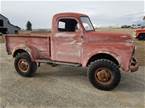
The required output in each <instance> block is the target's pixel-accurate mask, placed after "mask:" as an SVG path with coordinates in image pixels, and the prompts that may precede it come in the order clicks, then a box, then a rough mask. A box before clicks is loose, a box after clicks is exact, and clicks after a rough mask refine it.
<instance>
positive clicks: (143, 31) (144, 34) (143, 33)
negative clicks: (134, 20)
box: [135, 28, 145, 40]
mask: <svg viewBox="0 0 145 108" xmlns="http://www.w3.org/2000/svg"><path fill="white" fill-rule="evenodd" d="M135 32H136V39H138V40H145V28H140V29H137V30H135Z"/></svg>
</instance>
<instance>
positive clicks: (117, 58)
mask: <svg viewBox="0 0 145 108" xmlns="http://www.w3.org/2000/svg"><path fill="white" fill-rule="evenodd" d="M98 54H107V55H110V56H112V57H113V58H115V59H116V60H117V61H118V63H119V64H121V58H120V56H119V55H118V54H116V53H114V52H111V51H107V50H101V51H93V52H91V53H90V54H88V55H87V57H85V58H86V59H85V60H84V62H83V67H86V66H87V64H88V61H89V60H90V58H91V57H93V56H95V55H98Z"/></svg>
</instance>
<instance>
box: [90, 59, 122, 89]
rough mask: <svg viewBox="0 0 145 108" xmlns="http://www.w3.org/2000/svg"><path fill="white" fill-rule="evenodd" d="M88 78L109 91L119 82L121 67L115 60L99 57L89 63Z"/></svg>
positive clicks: (100, 87)
mask: <svg viewBox="0 0 145 108" xmlns="http://www.w3.org/2000/svg"><path fill="white" fill-rule="evenodd" d="M88 78H89V80H90V82H91V84H92V85H93V86H94V87H96V88H98V89H101V90H105V91H109V90H112V89H114V88H115V87H116V86H117V85H118V84H119V82H120V79H121V74H120V70H119V67H118V66H117V65H116V64H115V63H114V62H112V61H110V60H108V59H99V60H96V61H94V62H92V63H91V64H90V65H89V68H88Z"/></svg>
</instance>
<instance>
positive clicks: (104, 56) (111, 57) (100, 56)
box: [86, 53, 120, 66]
mask: <svg viewBox="0 0 145 108" xmlns="http://www.w3.org/2000/svg"><path fill="white" fill-rule="evenodd" d="M98 59H108V60H111V61H112V62H114V63H115V64H117V65H118V66H119V65H120V63H119V60H118V58H117V57H116V56H115V55H112V54H108V53H98V54H95V55H93V56H91V57H90V58H89V60H88V62H87V64H86V66H88V65H89V64H90V63H91V62H92V61H95V60H98Z"/></svg>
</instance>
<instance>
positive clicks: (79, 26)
mask: <svg viewBox="0 0 145 108" xmlns="http://www.w3.org/2000/svg"><path fill="white" fill-rule="evenodd" d="M5 40H6V49H7V52H8V54H12V56H13V57H15V62H14V65H15V68H16V71H17V72H18V73H19V74H20V75H22V76H25V77H29V76H32V75H33V74H34V73H35V71H36V69H37V66H38V65H39V64H40V63H52V64H67V65H73V66H82V67H87V70H88V78H89V80H90V82H91V83H92V85H94V87H96V88H98V89H101V90H112V89H113V88H115V87H116V86H117V85H118V84H119V82H120V78H121V75H120V70H123V71H125V72H128V71H131V72H134V71H137V69H138V63H137V62H136V60H135V58H134V52H135V46H134V45H133V43H132V38H131V36H130V35H128V34H124V33H109V32H96V31H95V29H94V27H93V25H92V23H91V21H90V19H89V17H88V16H87V15H85V14H79V13H59V14H56V15H55V16H54V17H53V20H52V30H51V32H50V33H43V34H42V33H39V34H35V33H26V34H17V35H12V34H9V35H6V36H5Z"/></svg>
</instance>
